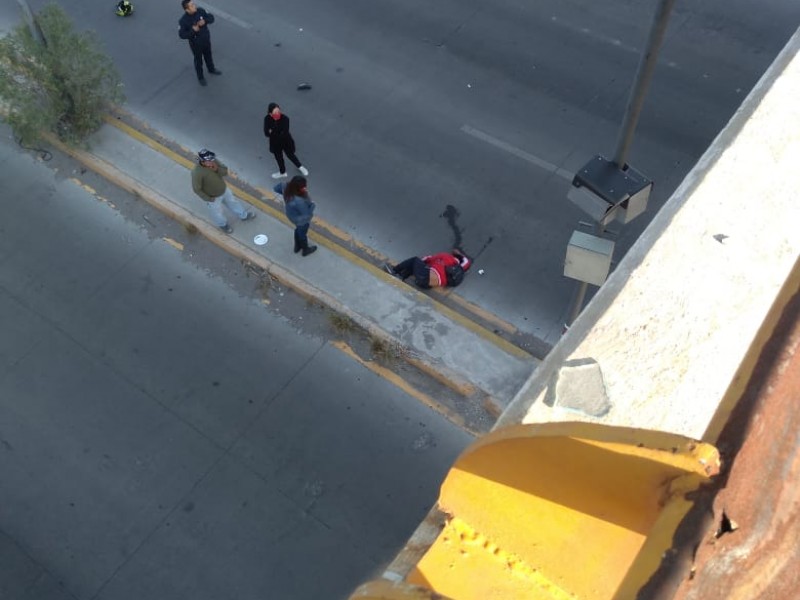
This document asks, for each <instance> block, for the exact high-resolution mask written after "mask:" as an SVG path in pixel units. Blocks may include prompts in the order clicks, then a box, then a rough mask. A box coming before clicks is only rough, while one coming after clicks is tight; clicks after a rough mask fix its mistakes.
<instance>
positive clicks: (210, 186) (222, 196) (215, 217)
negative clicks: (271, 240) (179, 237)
mask: <svg viewBox="0 0 800 600" xmlns="http://www.w3.org/2000/svg"><path fill="white" fill-rule="evenodd" d="M197 162H198V165H197V166H196V167H195V168H194V170H192V189H193V190H194V193H195V194H197V195H198V196H200V198H202V199H203V200H205V201H206V202H207V203H208V211H209V213H211V220H212V221H213V222H214V225H216V226H217V227H219V228H220V229H222V231H224V232H225V233H233V227H231V226H230V225H228V219H226V218H225V214H224V213H223V212H222V205H223V204H224V205H225V206H227V207H228V208H229V209H231V210H232V211H233V212H234V213H235V214H236V216H237V217H239V218H240V219H241V220H242V221H249V220H250V219H255V217H256V213H255V212H254V211H252V210H246V209H245V207H244V206H242V203H241V202H239V201H238V200H237V199H236V198H234V196H233V193H231V190H230V188H229V187H228V184H226V183H225V179H224V178H225V175H227V174H228V167H226V166H225V165H224V164H222V163H221V162H219V161H218V160H217V155H216V154H214V153H213V152H211V150H206V149H205V148H203V149H202V150H200V152H198V153H197Z"/></svg>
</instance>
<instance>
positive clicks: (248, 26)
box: [203, 2, 253, 29]
mask: <svg viewBox="0 0 800 600" xmlns="http://www.w3.org/2000/svg"><path fill="white" fill-rule="evenodd" d="M203 8H205V9H206V10H207V11H208V12H210V13H211V14H212V15H214V16H215V17H222V18H223V19H225V20H226V21H230V22H231V23H233V24H234V25H238V26H239V27H243V28H244V29H252V28H253V25H252V24H251V23H248V22H247V21H242V20H241V19H239V18H237V17H234V16H233V15H232V14H230V13H226V12H225V11H224V10H220V9H218V8H214V7H213V6H211V5H210V4H208V3H207V2H203Z"/></svg>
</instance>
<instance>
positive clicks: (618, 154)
mask: <svg viewBox="0 0 800 600" xmlns="http://www.w3.org/2000/svg"><path fill="white" fill-rule="evenodd" d="M674 4H675V0H661V1H660V2H659V3H658V9H657V10H656V16H655V18H654V19H653V25H652V26H651V27H650V37H649V38H648V39H647V46H646V49H645V51H644V52H643V53H642V56H641V58H640V59H639V68H638V70H637V71H636V79H635V80H634V84H633V86H632V87H631V95H630V96H629V97H628V105H627V106H626V107H625V117H624V118H623V120H622V127H621V128H620V132H619V138H618V139H617V149H616V151H615V152H614V160H613V162H614V163H616V165H617V166H618V167H619V168H620V169H624V168H625V162H626V159H627V157H628V150H629V149H630V146H631V142H632V141H633V132H634V131H636V124H637V123H638V122H639V115H640V114H641V112H642V106H643V105H644V97H645V95H646V94H647V87H648V86H649V85H650V80H651V79H652V78H653V71H655V69H656V60H657V59H658V50H659V48H661V42H663V41H664V34H665V33H666V31H667V23H669V14H670V12H672V7H673V6H674Z"/></svg>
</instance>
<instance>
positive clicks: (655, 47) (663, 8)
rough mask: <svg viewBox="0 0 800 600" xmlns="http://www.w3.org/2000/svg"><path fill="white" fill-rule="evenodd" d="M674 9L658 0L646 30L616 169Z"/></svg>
mask: <svg viewBox="0 0 800 600" xmlns="http://www.w3.org/2000/svg"><path fill="white" fill-rule="evenodd" d="M674 5H675V0H660V2H659V4H658V9H657V10H656V15H655V18H654V19H653V24H652V26H651V27H650V35H649V37H648V38H647V45H646V46H645V51H644V52H643V53H642V56H641V58H640V59H639V68H638V69H637V71H636V78H635V79H634V82H633V85H632V86H631V93H630V96H629V97H628V105H627V106H626V107H625V116H624V117H623V119H622V126H621V127H620V131H619V138H618V139H617V149H616V150H615V151H614V160H613V162H614V164H616V165H617V167H619V168H620V169H624V168H625V166H626V165H625V163H626V162H627V158H628V150H630V147H631V142H633V134H634V132H635V131H636V124H637V123H638V122H639V115H640V114H641V112H642V106H644V97H645V95H646V94H647V88H648V86H649V85H650V80H651V79H652V78H653V72H654V71H655V69H656V61H657V59H658V51H659V49H660V48H661V42H663V41H664V34H665V33H666V31H667V24H668V23H669V15H670V13H671V12H672V7H673V6H674ZM605 229H606V223H597V225H596V226H595V233H596V234H597V235H602V234H603V232H604V231H605ZM588 287H589V284H588V283H586V282H585V281H582V282H580V284H578V287H577V289H576V290H575V295H574V296H573V297H572V306H570V310H569V314H568V316H567V322H566V323H565V327H564V331H566V330H567V329H568V328H569V327H570V326H571V325H572V323H573V322H574V321H575V319H577V318H578V315H579V314H581V310H583V300H584V298H585V297H586V290H587V289H588Z"/></svg>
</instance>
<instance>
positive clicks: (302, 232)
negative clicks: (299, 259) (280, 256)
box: [294, 223, 311, 250]
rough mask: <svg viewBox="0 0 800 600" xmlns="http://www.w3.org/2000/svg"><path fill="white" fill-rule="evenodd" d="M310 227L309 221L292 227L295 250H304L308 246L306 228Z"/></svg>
mask: <svg viewBox="0 0 800 600" xmlns="http://www.w3.org/2000/svg"><path fill="white" fill-rule="evenodd" d="M309 227H311V223H306V224H305V225H298V226H297V227H295V228H294V247H295V250H297V249H300V250H305V249H306V248H308V228H309Z"/></svg>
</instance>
